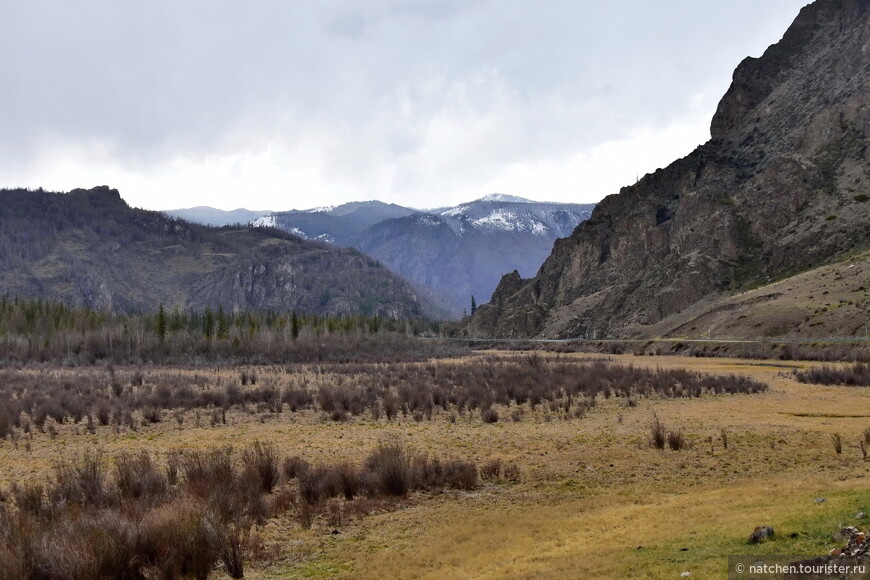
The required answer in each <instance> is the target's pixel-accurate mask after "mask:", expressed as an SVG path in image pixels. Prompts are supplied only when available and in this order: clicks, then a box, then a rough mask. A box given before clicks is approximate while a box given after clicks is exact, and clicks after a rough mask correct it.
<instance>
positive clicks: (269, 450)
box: [242, 441, 279, 493]
mask: <svg viewBox="0 0 870 580" xmlns="http://www.w3.org/2000/svg"><path fill="white" fill-rule="evenodd" d="M242 461H244V463H245V467H246V469H248V470H249V472H250V473H251V474H252V475H253V478H254V479H255V480H256V481H257V482H258V483H259V486H260V490H261V491H262V492H264V493H272V490H273V489H274V488H275V486H276V485H278V475H279V472H278V450H277V449H276V448H275V446H274V445H264V444H262V443H260V442H259V441H256V442H254V444H253V445H251V446H250V447H249V448H248V449H246V450H245V451H244V453H243V454H242Z"/></svg>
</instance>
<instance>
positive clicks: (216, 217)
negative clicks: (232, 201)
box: [162, 205, 272, 226]
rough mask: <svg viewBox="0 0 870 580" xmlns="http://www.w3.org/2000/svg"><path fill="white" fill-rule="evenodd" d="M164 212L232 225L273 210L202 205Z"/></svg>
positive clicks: (200, 221)
mask: <svg viewBox="0 0 870 580" xmlns="http://www.w3.org/2000/svg"><path fill="white" fill-rule="evenodd" d="M162 213H164V214H166V215H168V216H169V217H174V218H179V219H183V220H187V221H189V222H193V223H195V224H202V225H205V226H232V225H237V224H248V223H251V222H252V221H254V220H255V219H257V218H261V217H263V216H265V215H269V214H271V213H272V212H271V211H269V210H263V211H256V210H250V209H244V208H239V209H234V210H231V211H225V210H222V209H215V208H213V207H208V206H205V205H200V206H197V207H188V208H185V209H167V210H163V211H162Z"/></svg>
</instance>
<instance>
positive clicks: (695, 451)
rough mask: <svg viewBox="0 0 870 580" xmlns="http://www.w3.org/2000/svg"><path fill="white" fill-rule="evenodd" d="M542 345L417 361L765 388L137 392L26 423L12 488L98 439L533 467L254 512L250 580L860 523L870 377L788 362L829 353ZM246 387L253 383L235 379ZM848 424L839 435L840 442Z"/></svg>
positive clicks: (426, 574) (90, 375) (654, 550)
mask: <svg viewBox="0 0 870 580" xmlns="http://www.w3.org/2000/svg"><path fill="white" fill-rule="evenodd" d="M534 356H535V357H536V358H535V359H534V362H532V361H533V359H532V358H530V357H529V355H527V354H516V353H497V352H493V353H475V354H474V355H470V356H469V357H466V358H465V359H455V360H440V361H434V362H432V363H408V364H407V365H405V366H408V367H413V366H414V365H424V364H427V365H435V367H431V366H430V369H433V368H434V370H433V371H432V372H433V373H435V374H438V373H440V370H439V369H446V368H449V367H450V366H451V365H454V366H455V365H465V364H470V361H472V360H473V361H479V360H481V359H483V360H487V361H489V362H491V363H492V362H495V363H496V364H497V362H498V361H504V360H509V361H529V364H535V365H540V368H545V367H546V366H547V365H550V364H554V361H556V360H558V361H562V362H565V361H572V360H591V359H599V360H606V361H608V362H610V363H620V364H627V365H634V366H635V367H644V368H651V369H688V370H690V371H698V372H702V373H709V374H714V375H724V374H736V375H743V376H747V377H751V378H753V379H756V380H758V381H761V382H764V383H766V384H767V385H768V386H769V389H768V390H767V391H764V392H760V393H754V394H718V395H716V394H702V395H701V396H691V397H665V396H662V395H659V394H650V395H648V396H645V397H632V398H631V399H628V398H625V397H618V396H612V397H609V398H605V397H604V396H603V395H599V396H597V397H596V400H595V404H594V406H588V407H583V413H577V412H574V409H576V408H577V403H576V402H575V403H574V406H573V407H571V409H572V411H571V412H568V413H566V412H565V410H564V408H563V405H562V403H561V402H555V401H554V402H546V401H544V402H542V403H540V404H538V405H536V406H535V408H534V409H532V408H531V406H530V403H529V402H526V403H523V404H522V405H519V406H517V405H516V404H512V405H511V406H510V407H505V406H503V405H495V407H494V409H495V410H496V411H497V413H498V420H497V421H495V422H485V421H484V420H483V414H482V413H480V412H477V411H475V412H471V411H465V412H463V413H458V412H457V411H456V410H451V409H450V408H449V407H448V410H446V411H445V410H443V409H441V408H439V407H436V408H435V410H434V411H433V412H432V413H431V418H429V416H428V415H426V416H421V415H420V414H418V415H417V416H416V417H415V416H414V414H413V413H408V414H407V415H405V414H403V413H401V412H400V413H399V414H398V415H397V416H396V417H395V418H394V419H393V420H391V421H388V420H387V419H386V417H384V416H383V415H381V416H379V417H378V418H377V419H375V418H373V417H372V415H371V413H370V411H368V410H364V411H363V412H361V413H359V414H349V415H347V416H344V417H341V420H333V418H331V417H330V416H329V414H327V413H325V412H324V411H323V410H320V409H315V408H309V409H305V410H300V411H297V412H290V411H289V410H287V409H284V410H283V412H280V413H278V412H274V409H269V408H268V406H267V405H265V404H264V403H249V404H243V405H237V406H233V407H231V408H229V409H228V410H227V411H226V422H225V423H224V420H223V419H224V418H223V417H217V416H215V413H214V411H212V410H210V409H204V408H203V409H195V408H191V409H187V410H180V411H176V412H172V411H166V410H164V411H163V412H162V414H161V417H160V421H159V422H154V423H152V422H143V421H142V420H141V418H140V412H141V411H139V410H137V411H135V412H134V413H133V415H134V417H135V421H134V423H133V425H132V427H133V428H131V426H130V425H128V424H126V423H123V422H122V423H121V424H120V425H116V424H114V423H113V422H111V421H110V424H108V425H100V424H95V425H94V426H93V427H92V428H90V429H89V428H88V427H87V425H86V422H85V421H81V422H80V423H78V424H73V423H72V422H71V421H65V422H64V423H63V424H55V422H54V421H53V420H52V419H50V418H49V419H48V420H47V421H46V423H45V424H44V425H43V429H42V431H41V430H40V429H37V428H36V427H35V426H31V427H30V428H29V429H28V430H29V433H23V432H19V434H18V435H17V436H16V437H14V438H13V437H7V438H6V440H4V441H2V442H0V489H3V490H4V491H8V490H9V488H10V486H11V485H12V484H13V483H14V482H18V483H21V482H27V481H31V482H34V481H47V480H49V479H50V478H51V477H53V465H55V464H56V463H57V462H58V461H62V460H65V459H69V458H71V457H78V456H81V454H83V453H84V452H86V451H87V450H93V449H97V450H99V451H100V452H102V453H103V455H104V456H105V457H106V458H107V461H108V460H109V459H110V458H112V457H114V456H117V455H118V454H120V453H122V452H126V451H138V450H142V449H144V450H148V451H150V452H151V453H152V454H154V455H155V456H156V457H157V458H158V461H162V460H163V459H162V458H166V457H168V456H169V454H170V453H171V452H174V451H182V452H185V451H188V452H189V451H190V450H195V449H213V448H216V447H220V446H223V445H233V446H235V447H236V448H238V449H242V448H244V447H245V446H247V445H250V444H251V443H252V442H254V441H260V442H263V443H269V444H273V445H274V446H275V447H276V448H277V449H278V450H279V452H280V453H281V454H282V455H283V456H295V455H298V456H300V457H302V458H303V459H305V460H306V461H308V462H310V463H311V464H314V465H317V464H337V463H341V462H349V463H352V464H355V465H359V464H361V463H362V462H363V461H364V459H365V457H366V456H367V455H368V454H369V453H370V452H371V450H372V449H374V448H375V447H376V446H377V445H378V444H379V443H380V442H383V441H385V440H399V441H401V442H402V443H403V444H405V445H407V446H408V447H410V448H412V449H414V450H415V451H416V452H419V453H425V454H428V455H429V456H431V457H440V458H443V459H449V458H455V459H461V460H467V461H472V462H474V463H475V464H477V466H479V467H485V466H487V465H488V464H489V463H490V462H491V461H492V460H493V459H500V460H501V461H502V463H503V465H510V464H513V465H516V466H518V467H519V471H520V477H519V480H518V481H515V480H513V478H508V479H510V481H508V480H506V479H504V478H498V477H490V478H486V479H482V480H481V482H480V483H479V485H478V486H477V487H476V488H475V489H471V490H464V489H451V488H446V489H443V490H436V491H426V492H412V493H411V494H409V495H408V496H407V497H404V498H401V497H400V498H394V499H380V500H377V501H375V500H372V501H370V502H368V503H365V504H360V505H355V507H354V509H352V510H351V509H347V506H346V505H345V501H344V500H343V499H338V498H333V499H328V500H326V503H325V504H324V505H323V506H321V509H320V510H319V511H318V512H317V514H316V515H315V516H314V518H313V521H311V525H310V527H308V526H305V525H302V523H300V521H299V519H298V518H297V517H294V516H293V515H292V513H290V512H288V513H285V514H280V513H279V514H278V515H277V516H275V517H272V518H270V519H268V520H266V521H265V523H264V524H262V525H258V526H255V527H254V529H253V532H252V535H251V537H250V538H249V540H248V543H247V547H246V551H247V556H248V562H247V566H246V569H245V577H246V578H252V579H266V578H299V577H303V578H328V577H348V578H551V577H572V578H626V577H645V578H679V577H680V574H681V573H682V572H686V571H688V572H691V573H692V577H695V578H723V577H726V576H727V570H726V557H727V556H728V555H729V554H756V553H772V554H807V555H811V554H821V553H827V551H828V550H829V549H831V548H832V547H834V546H835V545H836V542H835V540H834V534H835V533H836V532H837V531H838V529H839V528H840V526H841V525H842V524H846V525H861V522H859V521H856V520H855V519H854V518H855V515H856V514H857V513H858V512H861V511H864V512H870V485H868V484H870V479H868V476H870V461H865V459H864V457H863V454H862V451H861V449H860V447H859V441H860V440H861V439H863V438H864V437H865V434H864V430H865V429H867V428H868V427H870V389H868V388H862V387H825V386H820V385H812V384H802V383H799V382H797V381H796V380H795V377H794V376H793V374H792V371H793V370H794V369H806V368H810V367H812V366H816V365H820V364H822V363H801V362H782V363H780V362H775V361H745V360H738V359H724V358H721V359H703V358H682V357H635V356H632V355H619V356H606V357H605V356H598V355H581V354H576V355H575V354H561V355H556V354H546V353H541V354H537V355H534ZM835 366H836V365H835ZM383 369H384V367H383V366H382V365H362V366H359V368H356V367H355V370H354V371H353V372H351V373H347V374H341V373H337V374H336V373H334V372H333V371H334V368H332V367H329V368H326V367H317V366H316V365H311V366H306V367H299V368H286V367H284V366H261V367H253V368H218V367H214V368H202V367H201V368H189V369H181V368H167V367H148V366H146V367H144V368H138V367H137V368H132V367H131V368H116V369H115V371H114V372H115V374H114V375H113V377H114V378H113V379H112V380H115V381H117V382H120V383H124V384H127V383H129V381H130V379H131V377H135V376H136V373H139V374H140V376H141V378H142V382H143V383H144V385H146V386H147V385H149V383H154V384H158V383H159V382H160V381H161V380H168V379H167V377H172V379H171V381H172V382H173V384H178V383H179V382H181V383H183V382H184V381H185V380H189V381H190V382H191V384H212V385H231V384H239V377H240V374H241V373H246V375H255V376H256V388H262V387H264V386H272V387H275V388H279V389H280V388H283V387H285V386H286V385H288V384H293V385H296V386H298V387H300V388H301V387H302V386H304V387H305V388H306V389H309V390H312V391H317V389H319V388H320V387H321V385H331V384H341V385H346V386H348V387H349V388H353V386H354V385H355V384H356V382H357V380H358V379H359V377H360V376H361V374H365V375H368V376H370V377H371V376H378V373H381V372H382V371H383ZM288 371H289V372H288ZM4 372H6V373H17V374H21V373H23V374H30V375H32V376H33V378H34V379H35V380H36V381H37V382H38V381H40V380H45V379H46V377H49V376H51V377H54V378H55V379H57V380H60V381H61V382H62V381H63V380H64V377H68V378H69V377H73V378H75V380H88V381H91V382H92V383H93V384H94V385H95V387H94V388H95V389H108V388H110V387H109V380H110V379H109V378H108V377H109V375H108V372H107V370H106V369H104V368H98V367H89V368H62V367H57V366H50V367H37V366H32V367H24V368H22V369H19V370H11V369H7V370H6V371H4ZM8 376H11V375H7V378H8ZM394 386H396V385H394ZM250 388H255V387H253V386H252V385H246V386H244V387H241V389H243V390H244V389H250ZM519 409H521V411H520V410H519ZM577 414H581V415H582V417H578V416H576V415H577ZM656 419H658V420H659V421H660V422H661V423H662V424H663V425H664V426H665V427H666V428H667V429H668V430H669V431H672V432H680V433H681V434H682V435H683V437H684V439H685V441H686V444H687V445H686V447H684V448H683V449H681V450H676V451H675V450H672V449H669V448H668V447H667V446H665V449H664V450H659V449H655V448H652V447H651V446H650V444H649V440H650V435H651V430H650V426H651V425H652V424H653V422H654V421H655V420H656ZM134 428H135V430H134ZM19 431H20V430H19ZM723 434H724V438H725V439H727V448H726V447H725V445H724V441H723ZM837 434H839V435H840V436H841V438H842V453H837V452H836V451H835V447H834V444H833V438H832V436H834V435H837ZM7 496H8V493H7ZM817 498H825V501H817ZM7 501H9V499H8V497H7ZM761 525H770V526H773V527H774V528H775V529H776V536H775V538H774V539H773V540H772V541H769V542H766V543H763V544H759V545H748V544H747V538H748V537H749V534H750V533H751V532H752V530H753V528H754V527H755V526H761ZM862 527H863V526H862ZM212 576H213V577H221V576H223V574H222V573H219V572H218V571H215V573H214V574H213V575H212Z"/></svg>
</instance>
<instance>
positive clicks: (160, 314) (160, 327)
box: [155, 304, 166, 342]
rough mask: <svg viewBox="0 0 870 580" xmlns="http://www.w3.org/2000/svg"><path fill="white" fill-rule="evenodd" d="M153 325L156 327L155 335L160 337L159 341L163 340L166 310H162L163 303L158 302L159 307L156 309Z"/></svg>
mask: <svg viewBox="0 0 870 580" xmlns="http://www.w3.org/2000/svg"><path fill="white" fill-rule="evenodd" d="M155 326H156V327H157V336H159V337H160V342H163V341H164V340H165V339H166V311H165V310H163V304H160V308H159V309H158V310H157V322H156V324H155Z"/></svg>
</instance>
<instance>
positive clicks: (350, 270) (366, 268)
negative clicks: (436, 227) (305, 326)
mask: <svg viewBox="0 0 870 580" xmlns="http://www.w3.org/2000/svg"><path fill="white" fill-rule="evenodd" d="M0 294H5V295H8V296H20V297H24V298H42V299H50V300H60V301H63V302H66V303H67V304H71V305H85V306H89V307H92V308H109V309H114V310H119V311H137V310H155V309H156V308H157V307H158V305H159V304H164V305H165V306H166V307H167V308H175V307H178V308H192V309H199V310H201V309H204V308H206V307H210V308H214V309H216V308H218V307H219V306H223V307H224V308H225V309H227V310H231V311H238V310H245V309H254V310H296V311H300V312H309V313H317V314H330V315H350V314H366V315H379V316H390V317H400V318H414V317H433V318H437V317H440V316H442V315H443V312H442V311H441V310H440V309H438V308H437V307H436V306H434V305H433V304H432V303H430V302H429V301H427V300H426V299H425V298H424V297H423V295H422V294H421V293H420V292H419V291H417V290H416V289H414V288H413V287H411V286H410V285H409V284H408V283H407V282H406V281H405V280H403V279H401V278H400V277H398V276H396V275H395V274H393V273H391V272H389V271H388V270H387V269H386V268H384V267H383V266H382V265H381V264H379V263H378V262H377V261H375V260H373V259H372V258H370V257H368V256H365V255H363V254H361V253H360V252H358V251H356V250H351V249H340V248H335V247H333V246H329V245H326V244H318V243H313V242H307V241H303V240H301V239H299V238H298V237H295V236H292V235H289V234H287V233H285V232H282V231H280V230H276V229H265V228H251V227H249V226H243V227H230V226H227V227H222V228H212V227H206V226H201V225H195V224H191V223H189V222H186V221H183V220H177V219H173V218H169V217H167V216H165V215H163V214H161V213H159V212H152V211H145V210H140V209H134V208H130V207H129V206H128V205H127V204H126V203H125V202H124V201H123V200H122V199H121V196H120V194H119V192H118V191H117V190H114V189H109V188H108V187H105V186H103V187H96V188H93V189H90V190H83V189H79V190H73V191H71V192H69V193H66V194H60V193H49V192H45V191H42V190H38V191H28V190H0Z"/></svg>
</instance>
